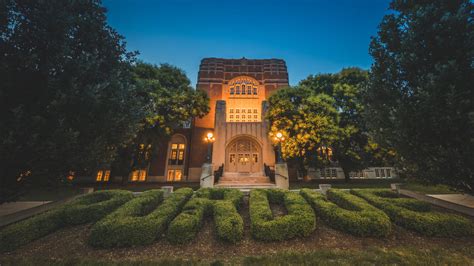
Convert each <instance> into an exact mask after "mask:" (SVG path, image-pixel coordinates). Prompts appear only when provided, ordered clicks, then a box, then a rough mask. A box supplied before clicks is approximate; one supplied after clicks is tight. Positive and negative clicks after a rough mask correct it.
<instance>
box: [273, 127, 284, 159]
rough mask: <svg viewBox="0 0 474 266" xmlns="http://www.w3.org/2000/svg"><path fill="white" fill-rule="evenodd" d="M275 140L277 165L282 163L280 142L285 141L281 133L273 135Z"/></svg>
mask: <svg viewBox="0 0 474 266" xmlns="http://www.w3.org/2000/svg"><path fill="white" fill-rule="evenodd" d="M275 140H276V142H277V163H282V162H283V159H282V158H281V142H282V141H284V140H285V137H283V133H281V132H277V133H276V135H275Z"/></svg>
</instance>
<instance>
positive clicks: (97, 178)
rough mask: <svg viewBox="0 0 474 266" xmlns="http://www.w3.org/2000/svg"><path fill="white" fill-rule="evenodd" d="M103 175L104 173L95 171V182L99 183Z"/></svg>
mask: <svg viewBox="0 0 474 266" xmlns="http://www.w3.org/2000/svg"><path fill="white" fill-rule="evenodd" d="M103 175H104V171H102V170H100V171H97V175H96V177H95V181H97V182H100V181H102V176H103Z"/></svg>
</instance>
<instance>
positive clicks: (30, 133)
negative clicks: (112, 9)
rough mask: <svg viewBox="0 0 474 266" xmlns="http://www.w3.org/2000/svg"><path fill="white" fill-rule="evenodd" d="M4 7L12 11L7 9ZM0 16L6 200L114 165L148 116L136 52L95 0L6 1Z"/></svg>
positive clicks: (0, 173) (0, 146) (0, 145)
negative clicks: (136, 76) (137, 79)
mask: <svg viewBox="0 0 474 266" xmlns="http://www.w3.org/2000/svg"><path fill="white" fill-rule="evenodd" d="M3 3H5V6H3ZM1 12H2V14H5V16H1V19H0V23H1V25H0V30H1V32H0V54H1V56H0V58H1V59H0V75H1V78H0V80H2V85H1V86H0V123H1V125H0V151H1V152H0V161H1V162H2V163H1V164H0V165H1V166H0V178H1V185H0V187H1V191H0V192H1V193H0V195H1V196H0V202H3V201H6V200H9V199H12V198H14V197H15V196H17V195H18V194H19V193H20V192H21V189H22V188H23V187H24V186H25V185H27V184H32V183H45V184H58V183H60V182H61V181H62V180H63V179H64V178H65V176H66V173H68V172H69V171H70V170H77V169H81V170H90V169H94V168H95V167H97V166H98V165H101V164H104V163H107V162H110V161H112V160H113V159H114V158H115V155H116V153H117V149H118V148H119V147H120V146H122V145H125V144H127V143H128V142H129V141H130V140H132V139H133V137H134V135H135V133H136V132H137V130H138V128H139V126H140V123H141V121H142V120H143V117H144V114H145V113H144V110H143V109H142V104H141V103H142V99H143V98H142V97H140V95H138V94H137V91H136V89H135V86H134V84H133V76H132V74H131V70H130V64H131V62H132V61H133V60H134V54H133V53H129V52H127V50H126V47H125V43H124V39H123V37H122V36H120V35H119V34H117V32H115V30H113V29H112V28H111V27H109V26H108V25H107V22H106V13H105V9H104V8H103V7H102V6H101V3H100V1H98V0H97V1H94V0H92V1H91V0H78V1H63V0H48V1H44V0H39V1H38V0H6V1H3V2H2V10H1Z"/></svg>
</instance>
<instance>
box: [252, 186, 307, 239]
mask: <svg viewBox="0 0 474 266" xmlns="http://www.w3.org/2000/svg"><path fill="white" fill-rule="evenodd" d="M270 203H276V204H284V205H285V208H286V209H287V210H288V214H287V215H284V216H279V217H274V216H273V213H272V210H271V209H270ZM249 212H250V231H251V233H252V236H253V237H254V238H255V239H257V240H264V241H275V240H284V239H290V238H294V237H301V236H308V235H309V234H311V232H313V231H314V229H315V228H316V220H315V219H316V218H315V215H314V212H313V210H312V209H311V206H309V205H308V203H307V202H306V201H305V199H304V198H303V197H302V196H301V195H299V194H297V193H294V192H289V191H285V190H280V189H268V190H264V189H254V190H252V191H251V192H250V199H249Z"/></svg>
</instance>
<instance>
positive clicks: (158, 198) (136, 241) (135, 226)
mask: <svg viewBox="0 0 474 266" xmlns="http://www.w3.org/2000/svg"><path fill="white" fill-rule="evenodd" d="M163 194H164V192H163V190H149V191H146V192H144V193H142V194H141V195H140V196H138V197H136V198H134V199H133V200H131V201H129V202H127V203H126V204H124V205H123V206H121V207H120V208H118V209H117V210H116V211H115V212H113V213H111V214H109V215H108V216H107V217H105V218H104V219H102V220H100V221H99V222H98V223H96V224H95V225H94V226H93V227H92V230H91V234H90V236H89V240H88V242H89V244H90V245H92V246H96V247H124V246H136V245H146V244H151V243H153V241H154V240H155V239H157V238H158V237H159V236H160V235H161V234H162V233H163V232H164V230H165V229H166V226H167V225H168V224H169V223H170V222H171V220H172V219H173V218H174V217H175V216H176V215H178V213H179V212H180V211H181V209H182V207H183V206H184V204H185V203H186V201H188V200H189V198H190V197H191V196H192V194H193V190H192V189H191V188H182V189H178V190H177V191H175V192H174V193H172V194H171V195H170V196H169V197H168V198H167V199H166V200H164V201H163ZM160 203H162V204H161V205H160Z"/></svg>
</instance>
